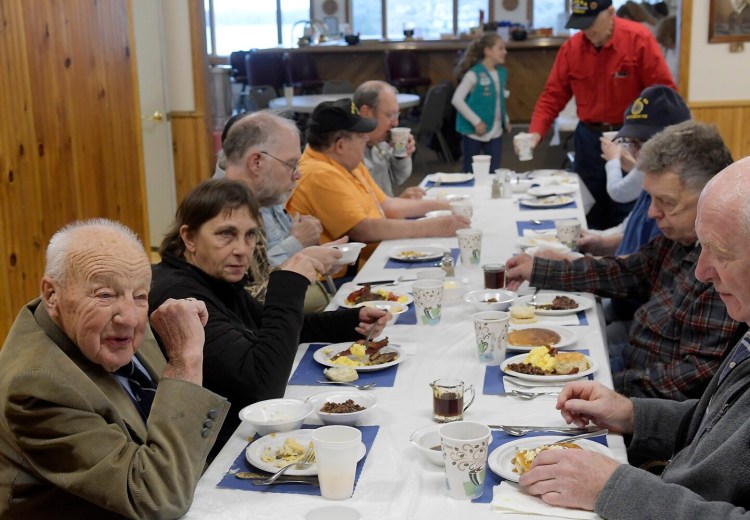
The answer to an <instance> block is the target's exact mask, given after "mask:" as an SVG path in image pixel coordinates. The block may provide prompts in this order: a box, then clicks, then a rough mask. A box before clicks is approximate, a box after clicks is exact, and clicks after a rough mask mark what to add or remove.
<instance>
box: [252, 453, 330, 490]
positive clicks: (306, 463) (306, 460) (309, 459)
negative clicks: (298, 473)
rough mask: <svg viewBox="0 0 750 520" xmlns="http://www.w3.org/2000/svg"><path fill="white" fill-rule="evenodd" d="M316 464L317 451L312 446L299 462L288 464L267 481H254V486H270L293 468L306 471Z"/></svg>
mask: <svg viewBox="0 0 750 520" xmlns="http://www.w3.org/2000/svg"><path fill="white" fill-rule="evenodd" d="M313 464H315V451H314V450H313V449H312V446H308V447H307V451H306V452H305V453H304V454H303V455H302V458H300V459H299V460H298V461H297V462H294V463H292V464H287V465H286V466H284V467H283V468H281V469H280V470H279V471H277V472H276V473H274V474H273V475H271V476H270V477H268V478H267V479H265V480H257V481H254V482H253V484H255V485H256V486H270V485H271V484H273V483H274V482H276V480H277V479H278V478H279V477H280V476H281V475H283V474H284V473H286V472H287V470H289V469H291V468H292V467H293V468H294V469H306V468H309V467H310V466H312V465H313Z"/></svg>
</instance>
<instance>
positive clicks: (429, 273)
mask: <svg viewBox="0 0 750 520" xmlns="http://www.w3.org/2000/svg"><path fill="white" fill-rule="evenodd" d="M417 280H445V271H443V269H442V268H441V267H428V268H427V269H420V270H419V271H417Z"/></svg>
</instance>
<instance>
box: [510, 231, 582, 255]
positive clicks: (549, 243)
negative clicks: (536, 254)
mask: <svg viewBox="0 0 750 520" xmlns="http://www.w3.org/2000/svg"><path fill="white" fill-rule="evenodd" d="M516 244H517V245H518V248H519V249H520V250H521V251H526V250H527V249H529V248H532V247H539V248H541V249H554V250H555V251H560V252H561V253H568V252H570V248H569V247H568V246H566V245H565V244H563V243H562V242H560V241H559V240H558V239H557V237H556V236H555V233H554V231H553V232H552V233H551V234H546V233H544V234H539V235H534V236H527V237H521V238H519V239H518V242H516Z"/></svg>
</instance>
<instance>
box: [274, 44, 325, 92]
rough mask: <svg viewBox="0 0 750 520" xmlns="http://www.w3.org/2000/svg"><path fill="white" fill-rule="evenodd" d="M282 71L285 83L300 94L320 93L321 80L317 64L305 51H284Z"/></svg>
mask: <svg viewBox="0 0 750 520" xmlns="http://www.w3.org/2000/svg"><path fill="white" fill-rule="evenodd" d="M283 62H284V72H285V76H286V83H288V84H290V85H292V86H293V87H294V88H295V89H298V90H299V91H300V92H301V93H302V94H320V88H321V87H322V86H323V81H322V80H321V79H320V76H319V75H318V66H317V65H315V60H314V59H313V57H312V56H311V55H310V54H309V53H307V52H285V53H284V58H283Z"/></svg>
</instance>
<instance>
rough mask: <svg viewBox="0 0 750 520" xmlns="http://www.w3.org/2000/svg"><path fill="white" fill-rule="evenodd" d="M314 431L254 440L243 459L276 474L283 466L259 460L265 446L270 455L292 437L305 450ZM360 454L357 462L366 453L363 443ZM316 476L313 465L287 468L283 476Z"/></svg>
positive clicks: (283, 433)
mask: <svg viewBox="0 0 750 520" xmlns="http://www.w3.org/2000/svg"><path fill="white" fill-rule="evenodd" d="M313 431H315V430H292V431H289V432H282V433H269V434H268V435H266V436H265V437H261V438H259V439H256V440H255V441H253V442H251V443H250V446H248V447H247V448H246V449H245V459H247V461H248V462H249V463H250V464H252V465H253V466H255V467H256V468H258V469H262V470H263V471H268V472H269V473H276V472H277V471H279V470H280V469H281V468H282V467H283V466H284V465H282V466H274V465H273V464H271V463H269V462H264V461H263V460H261V457H262V456H263V451H264V450H265V449H266V447H267V446H269V447H270V448H271V451H272V453H275V452H276V450H277V449H279V448H280V447H281V445H282V444H284V441H285V440H287V439H288V438H289V437H294V440H295V441H297V442H299V443H300V444H301V445H302V446H304V447H305V448H307V446H308V445H309V444H310V442H311V440H312V432H313ZM359 449H360V454H359V457H358V458H357V460H358V461H359V460H362V457H364V456H365V453H367V447H365V445H364V443H360V448H359ZM317 474H318V465H317V464H313V465H312V466H309V467H307V468H305V469H294V468H293V467H292V468H289V469H288V470H287V471H286V473H285V475H295V476H309V475H317Z"/></svg>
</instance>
